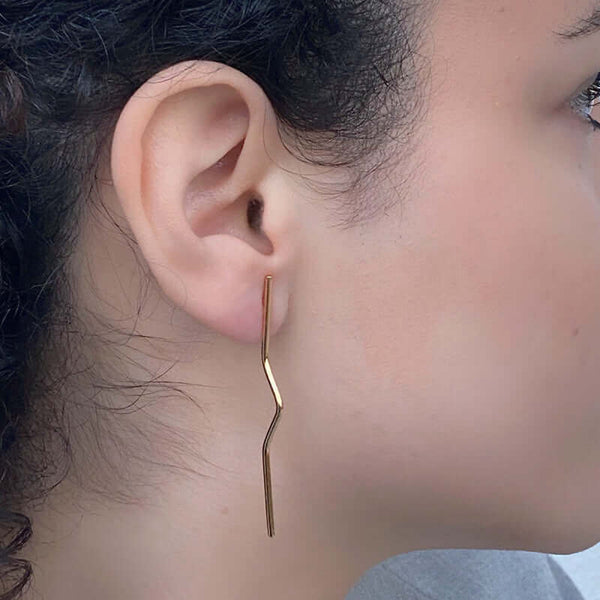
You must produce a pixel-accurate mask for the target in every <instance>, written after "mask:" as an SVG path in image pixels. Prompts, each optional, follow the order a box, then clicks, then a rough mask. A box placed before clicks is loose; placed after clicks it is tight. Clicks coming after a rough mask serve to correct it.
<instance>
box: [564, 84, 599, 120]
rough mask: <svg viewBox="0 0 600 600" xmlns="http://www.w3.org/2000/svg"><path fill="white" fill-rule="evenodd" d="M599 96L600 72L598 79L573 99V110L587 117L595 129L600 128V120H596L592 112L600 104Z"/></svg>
mask: <svg viewBox="0 0 600 600" xmlns="http://www.w3.org/2000/svg"><path fill="white" fill-rule="evenodd" d="M598 98H600V73H598V75H596V79H595V81H594V83H592V85H590V86H588V87H587V88H586V89H585V90H583V91H582V92H580V93H579V94H578V95H577V96H576V97H575V98H573V100H571V107H572V108H573V110H574V111H575V112H576V113H578V114H580V115H581V116H582V117H583V118H584V119H587V120H588V121H589V122H590V124H591V126H592V128H593V129H594V130H597V129H600V122H598V121H596V119H594V118H593V117H592V114H591V113H592V109H593V108H594V106H596V104H600V102H598Z"/></svg>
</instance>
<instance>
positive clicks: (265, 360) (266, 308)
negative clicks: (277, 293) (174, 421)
mask: <svg viewBox="0 0 600 600" xmlns="http://www.w3.org/2000/svg"><path fill="white" fill-rule="evenodd" d="M272 280H273V276H272V275H267V276H266V277H265V284H264V289H263V297H262V303H263V326H262V352H261V356H262V364H263V369H264V371H265V375H266V376H267V380H268V382H269V386H270V387H271V392H272V393H273V397H274V398H275V403H276V406H275V416H274V417H273V420H272V421H271V426H270V427H269V430H268V431H267V436H266V437H265V441H264V442H263V449H262V458H263V477H264V484H265V508H266V510H267V533H268V534H269V537H273V536H274V535H275V525H274V522H273V492H272V489H271V461H270V458H269V442H270V441H271V437H272V435H273V432H274V431H275V428H276V427H277V423H278V421H279V417H280V415H281V411H282V409H283V403H282V402H281V396H280V394H279V389H278V388H277V383H276V382H275V378H274V377H273V372H272V371H271V365H270V363H269V322H270V320H271V283H272Z"/></svg>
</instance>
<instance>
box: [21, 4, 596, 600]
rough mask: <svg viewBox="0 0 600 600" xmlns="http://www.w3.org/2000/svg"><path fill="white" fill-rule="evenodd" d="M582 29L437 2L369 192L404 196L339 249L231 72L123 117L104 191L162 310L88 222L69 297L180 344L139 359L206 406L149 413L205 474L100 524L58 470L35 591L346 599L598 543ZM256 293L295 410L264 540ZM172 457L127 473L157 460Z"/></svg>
mask: <svg viewBox="0 0 600 600" xmlns="http://www.w3.org/2000/svg"><path fill="white" fill-rule="evenodd" d="M588 8H589V0H569V1H568V2H566V1H563V0H531V1H529V2H522V1H521V0H505V1H504V2H502V3H501V4H498V3H496V2H481V0H442V1H441V2H440V3H439V6H438V7H437V8H436V10H435V13H434V15H433V18H432V22H431V25H430V26H429V28H428V35H427V37H426V40H425V46H424V50H423V52H424V53H425V55H427V56H428V57H429V58H430V84H431V86H430V91H429V110H428V112H427V115H426V117H425V119H424V122H423V126H422V128H421V129H420V132H419V138H418V145H417V148H416V151H415V153H414V155H413V159H412V160H413V161H414V162H413V163H412V165H411V164H409V163H407V162H405V161H403V163H402V164H398V165H397V166H396V167H394V169H393V170H392V171H391V172H390V174H389V178H387V179H385V180H384V179H383V178H382V179H381V180H380V181H379V183H378V184H377V186H376V187H374V188H373V189H372V190H371V191H372V193H374V194H376V195H377V196H378V197H380V198H381V197H383V195H385V194H391V193H392V190H393V185H390V184H397V185H401V183H400V182H401V181H402V179H403V175H405V174H406V173H407V172H409V171H410V169H411V166H412V167H414V168H413V170H412V172H413V173H414V174H415V177H413V178H412V180H411V183H410V184H407V185H408V186H409V187H408V188H407V190H406V191H407V194H406V199H405V201H404V203H400V202H398V203H397V204H396V205H395V207H394V208H392V209H389V210H387V212H386V215H385V216H384V218H380V219H376V218H375V219H372V220H371V221H369V222H368V223H365V224H362V225H361V226H359V227H356V228H354V229H349V230H345V231H342V230H339V229H335V228H333V227H331V213H330V212H328V207H329V205H328V201H329V200H327V199H326V198H325V197H324V196H322V195H320V192H319V190H318V187H315V186H310V185H308V184H307V181H308V179H307V178H309V179H310V180H313V181H328V180H330V179H331V178H333V177H335V174H332V173H331V171H327V170H325V169H318V168H315V167H309V166H307V165H305V164H303V163H301V162H299V161H298V160H297V159H295V158H294V157H293V156H292V155H291V154H289V153H288V151H287V150H286V149H285V147H284V146H283V144H282V143H281V140H280V138H279V135H278V132H277V127H276V121H275V116H274V113H273V110H272V108H271V106H270V104H269V102H268V99H267V98H266V97H265V95H264V93H263V92H262V90H261V89H260V88H259V87H258V86H257V85H256V84H254V83H253V82H252V81H251V80H249V79H248V78H247V77H245V76H244V75H242V74H241V73H239V72H236V71H234V70H232V69H230V68H227V67H225V68H221V69H215V66H216V65H215V64H211V63H203V62H197V63H193V65H192V67H193V68H191V69H188V70H183V69H182V67H184V66H189V65H188V64H186V65H177V66H175V67H174V68H172V69H170V70H169V72H168V74H175V75H177V77H176V79H175V80H171V79H169V80H166V78H165V77H164V75H165V74H164V73H163V74H160V75H157V77H156V78H154V79H153V80H151V82H148V83H147V84H146V85H145V86H144V87H142V88H141V90H140V92H139V93H138V94H136V95H135V96H134V97H132V98H131V100H130V101H129V103H128V104H127V106H126V107H125V109H124V110H123V112H122V114H121V116H120V118H119V121H118V123H117V126H116V130H115V135H114V138H113V139H112V142H111V148H110V153H109V155H108V156H107V160H106V163H105V165H103V169H104V173H105V179H106V181H107V183H105V184H104V185H103V186H102V187H101V193H102V196H103V199H104V201H105V203H106V204H107V206H109V207H110V209H111V211H112V212H113V213H114V214H115V215H116V218H117V220H118V222H120V223H121V224H122V225H124V226H127V227H129V228H130V230H131V233H132V235H133V236H134V237H135V239H136V241H137V243H138V244H139V247H138V249H137V256H138V259H139V258H141V259H142V261H145V263H143V264H148V265H149V267H150V269H151V273H152V276H153V279H151V283H150V288H149V289H148V291H147V292H146V293H147V300H146V302H147V306H149V307H150V309H148V310H145V311H144V312H143V313H142V315H139V316H138V318H137V319H136V315H135V314H134V312H133V307H135V306H137V300H138V295H139V290H140V289H141V288H142V285H143V283H144V281H145V279H144V274H143V272H141V270H140V269H139V268H138V267H137V265H138V263H137V262H136V258H135V257H134V256H133V254H132V252H131V250H130V249H129V247H128V246H127V244H125V243H124V242H123V237H122V235H121V234H119V233H118V232H115V233H111V231H109V230H108V229H107V226H106V225H104V227H100V226H98V225H97V223H96V222H95V221H92V220H91V221H90V222H88V223H87V224H86V226H85V228H84V230H83V236H82V241H81V244H80V247H79V248H78V257H79V259H78V261H77V262H76V263H75V264H74V270H75V280H76V281H77V291H78V294H79V298H80V302H81V306H82V307H85V308H86V309H88V310H94V311H96V312H97V313H98V312H99V313H101V314H103V315H104V316H105V318H107V319H109V320H110V319H113V320H115V321H116V320H117V319H119V326H122V327H123V329H125V330H128V329H129V330H133V328H134V327H135V328H136V331H138V332H140V333H142V334H147V335H154V336H162V337H164V338H166V339H168V340H173V341H175V342H177V344H173V347H171V350H170V354H169V355H168V358H169V360H166V359H165V358H164V357H163V356H162V355H160V354H156V355H153V356H150V354H149V353H147V356H145V358H140V356H139V355H136V361H138V365H141V366H138V367H136V368H139V369H140V370H141V369H142V367H143V368H148V369H151V370H152V372H153V373H161V372H162V371H164V370H165V369H166V368H167V367H169V366H170V365H172V363H173V362H174V359H177V360H179V362H177V364H176V365H175V366H174V367H173V369H172V370H171V371H170V372H169V374H168V379H169V380H177V381H183V382H187V387H186V386H184V387H186V391H188V392H189V394H190V395H191V396H192V397H193V398H194V400H195V401H196V402H197V404H198V405H199V406H201V407H202V410H200V409H199V408H198V406H194V405H193V404H192V403H189V402H185V401H184V400H182V399H181V398H179V397H169V398H164V399H161V401H160V402H155V403H153V404H152V405H151V406H149V407H148V408H147V409H146V410H147V412H148V415H151V416H152V417H154V418H155V419H157V420H159V421H160V422H162V423H165V424H168V425H169V426H171V427H181V428H182V431H184V432H185V436H186V437H185V439H186V443H187V444H189V448H190V452H189V456H187V457H186V458H187V464H188V466H189V467H190V468H193V469H195V470H196V471H198V473H202V474H203V475H194V474H190V473H189V472H188V473H185V474H184V475H183V476H182V475H179V476H176V475H174V474H170V473H169V472H167V471H166V470H165V471H164V473H163V475H162V477H158V481H159V484H158V485H155V486H154V487H152V488H151V489H152V492H151V493H148V494H147V495H145V496H144V495H143V494H140V497H142V496H143V497H144V499H143V501H142V500H140V501H139V502H138V503H136V504H126V505H118V504H113V503H111V502H108V501H107V500H104V501H103V502H99V503H96V504H94V503H93V497H92V494H89V495H88V496H89V497H88V496H86V494H85V493H84V492H83V491H82V490H81V489H79V487H78V486H77V485H76V483H75V482H74V480H73V479H72V478H68V479H67V480H66V481H65V482H64V484H63V485H62V486H61V487H60V488H59V489H58V490H57V491H56V492H55V493H54V495H53V497H52V499H51V501H49V502H48V504H47V505H46V507H45V508H44V510H39V511H38V512H37V513H36V514H35V515H33V519H34V530H35V531H36V534H35V536H36V537H34V539H33V540H32V543H31V546H30V547H29V549H28V550H27V551H26V552H25V553H24V556H26V557H28V558H30V559H31V560H33V561H34V569H35V577H36V584H35V586H34V589H35V590H37V591H38V592H39V593H41V594H43V595H44V597H45V598H48V599H50V598H66V599H70V598H73V599H74V598H82V597H85V598H90V599H91V598H94V599H95V598H98V599H99V598H106V597H110V598H114V599H119V600H125V599H129V600H131V599H138V598H140V599H141V598H144V599H154V598H156V599H158V598H161V599H163V598H167V597H168V598H177V599H179V598H190V597H198V596H199V595H200V596H201V597H206V598H214V599H225V598H243V597H248V598H262V599H267V600H269V599H275V598H277V599H279V598H286V599H289V600H296V599H300V598H302V599H305V598H311V599H313V600H326V599H327V600H330V599H332V598H339V599H342V598H343V597H344V596H345V594H346V593H347V591H348V590H349V588H350V587H351V586H352V585H353V583H354V582H355V581H356V580H357V579H358V578H359V577H360V575H361V574H362V573H363V572H364V571H365V570H367V569H368V568H370V567H371V566H373V565H375V564H377V563H378V562H380V561H382V560H384V559H386V558H388V557H390V556H393V555H395V554H399V553H402V552H408V551H411V550H417V549H423V548H446V547H447V548H453V547H462V548H503V549H520V550H531V551H540V552H552V553H572V552H577V551H579V550H583V549H585V548H587V547H589V546H591V545H593V544H595V543H597V542H598V541H600V371H599V369H598V364H600V317H599V313H598V306H599V305H600V179H599V177H598V175H596V173H597V172H598V171H599V170H598V167H599V166H600V165H598V164H597V159H596V156H598V150H600V146H599V144H600V133H595V132H593V131H592V128H591V127H590V126H589V125H588V124H587V123H586V122H585V120H584V119H583V118H582V117H581V116H580V115H578V114H576V113H575V112H574V111H573V110H572V109H571V108H570V107H569V100H570V99H571V98H572V97H574V96H575V95H576V94H577V92H578V91H579V89H580V88H581V87H582V86H583V85H584V84H585V83H586V82H589V80H593V78H594V76H595V74H596V73H597V72H598V71H599V70H600V60H599V58H598V57H599V55H600V54H599V51H600V34H598V35H591V36H589V37H586V38H584V39H582V40H578V41H566V42H565V41H561V40H559V39H558V38H557V37H556V36H555V35H554V34H553V31H558V30H560V29H561V28H564V27H565V26H566V25H568V24H570V23H572V22H573V21H574V20H576V19H577V18H578V17H580V16H582V15H583V14H585V12H586V9H588ZM242 140H245V142H244V146H243V149H242V152H241V153H239V154H236V153H235V152H233V153H230V154H227V153H228V152H229V151H230V150H232V149H234V148H236V146H237V145H238V144H239V143H240V142H241V141H242ZM223 157H226V158H225V160H224V161H221V162H219V161H220V160H221V159H222V158H223ZM417 165H418V170H417V169H416V166H417ZM303 176H304V177H303ZM250 193H253V194H255V195H257V196H258V197H260V198H261V199H262V200H263V201H264V207H265V208H264V216H263V220H262V226H261V230H260V231H257V230H255V229H252V228H251V227H250V226H249V225H248V223H247V220H246V206H247V201H248V199H249V197H250V196H249V194H250ZM267 273H270V274H272V275H273V314H272V321H271V342H270V355H271V365H272V368H273V372H274V374H275V377H276V379H277V382H278V384H279V388H280V390H281V394H282V397H283V403H284V411H283V415H282V420H281V422H280V424H279V426H278V428H277V430H276V432H275V435H274V437H273V442H272V446H271V462H272V479H273V490H274V491H273V495H274V512H275V532H276V533H275V537H274V538H268V537H267V534H266V522H265V510H264V496H263V487H262V486H263V480H262V463H261V452H260V451H261V446H262V442H263V439H264V436H265V434H266V430H267V428H268V425H269V423H270V421H271V418H272V416H273V413H274V401H273V398H272V396H271V393H270V391H269V388H268V385H267V382H266V379H265V377H264V373H263V371H262V367H261V365H260V342H261V318H262V306H261V295H262V286H263V278H264V276H265V275H266V274H267ZM92 281H93V285H92V283H91V282H92ZM146 286H147V283H146ZM206 340H210V344H207V343H206ZM128 351H129V349H128V347H126V348H125V350H124V352H125V353H127V352H128ZM125 355H127V354H125ZM132 355H133V353H132ZM127 368H128V369H129V368H131V369H132V370H133V369H134V367H133V366H131V367H129V366H128V367H127ZM136 374H137V375H139V373H136ZM199 384H201V385H199ZM205 386H206V387H205ZM211 386H212V387H211ZM119 418H121V417H119ZM125 418H127V419H129V421H130V422H131V423H137V424H139V425H140V426H146V425H147V423H148V421H147V419H148V416H147V415H146V416H144V415H141V414H135V415H132V416H128V417H125V416H123V419H125ZM160 440H161V438H160V436H157V437H156V443H153V444H151V445H150V446H148V447H147V448H146V450H145V452H146V453H147V456H148V457H149V458H150V459H151V460H154V461H159V462H160V461H163V462H164V454H163V452H166V451H167V447H166V444H161V443H160ZM88 444H89V442H88ZM192 450H193V451H192ZM201 458H202V460H201ZM135 464H137V463H135ZM96 467H97V465H93V464H91V465H88V473H91V472H92V469H94V468H96ZM80 470H82V469H80ZM150 472H152V473H153V471H148V473H150ZM157 472H158V473H160V472H161V471H160V470H158V471H157ZM130 475H131V477H134V476H136V475H137V476H143V475H144V472H142V471H141V468H140V472H139V473H137V472H135V469H134V468H133V467H131V471H130ZM148 478H149V477H148ZM142 479H143V477H142ZM125 481H126V482H127V481H129V480H128V479H126V480H125ZM457 568H459V566H457ZM31 597H39V596H36V595H35V594H33V595H32V596H31Z"/></svg>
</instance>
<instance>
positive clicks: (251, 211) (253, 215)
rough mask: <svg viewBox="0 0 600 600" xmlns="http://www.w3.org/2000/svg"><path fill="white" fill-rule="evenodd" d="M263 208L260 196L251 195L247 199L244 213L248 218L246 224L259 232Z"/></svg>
mask: <svg viewBox="0 0 600 600" xmlns="http://www.w3.org/2000/svg"><path fill="white" fill-rule="evenodd" d="M264 208H265V206H264V203H263V201H262V200H261V199H260V198H256V197H255V196H253V197H252V198H250V200H249V201H248V209H247V211H246V215H247V218H248V225H249V226H250V227H251V229H253V230H254V231H257V232H260V231H261V230H262V217H263V211H264Z"/></svg>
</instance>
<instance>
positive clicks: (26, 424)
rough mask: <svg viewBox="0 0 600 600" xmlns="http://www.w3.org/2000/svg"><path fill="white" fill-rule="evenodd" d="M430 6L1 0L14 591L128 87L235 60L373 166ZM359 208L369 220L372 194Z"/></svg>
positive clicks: (2, 321)
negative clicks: (78, 276)
mask: <svg viewBox="0 0 600 600" xmlns="http://www.w3.org/2000/svg"><path fill="white" fill-rule="evenodd" d="M424 4H425V2H424V1H421V2H419V1H417V0H414V1H413V2H412V3H411V2H408V1H405V0H286V1H285V2H284V1H283V0H94V1H90V0H63V1H61V0H8V1H0V62H1V65H0V66H1V70H0V307H1V312H0V315H1V318H0V406H1V407H2V410H0V473H1V474H2V475H1V479H0V485H1V488H0V524H1V525H2V527H3V531H5V534H4V540H5V541H4V543H3V544H2V545H1V546H0V570H1V571H2V576H1V577H0V581H1V583H2V589H1V590H0V600H12V599H15V598H17V597H19V596H20V594H21V593H22V591H23V589H24V587H25V585H26V584H27V583H28V581H30V577H31V573H32V568H31V564H30V563H28V562H27V561H24V560H22V559H18V558H15V557H14V556H13V554H15V553H16V552H17V551H18V550H19V549H20V548H21V547H22V546H23V544H25V542H26V541H27V540H28V539H29V537H30V536H31V531H32V529H31V522H30V520H29V518H28V517H27V516H25V515H24V514H23V513H22V510H24V509H25V508H24V507H26V506H30V505H31V503H32V502H34V501H35V500H37V499H40V498H43V497H44V496H46V495H47V494H48V492H49V491H50V490H51V489H53V488H54V487H55V486H57V485H59V483H60V481H61V478H62V477H64V473H65V472H66V469H68V460H67V459H68V455H69V449H70V443H69V436H68V427H67V425H65V423H66V422H67V421H66V418H65V414H67V411H66V406H67V403H68V401H67V398H68V396H69V394H68V393H67V392H66V390H68V389H69V388H68V387H67V386H66V385H65V383H66V382H67V381H68V380H69V379H70V378H72V377H74V374H75V371H76V366H75V365H76V360H74V359H73V356H72V353H71V351H70V350H71V349H73V348H75V347H76V345H75V344H74V342H73V340H74V338H75V335H76V334H80V330H78V329H77V327H76V311H75V309H74V306H75V301H74V293H73V288H72V283H71V279H70V277H69V272H70V271H69V259H70V257H71V255H72V252H73V248H74V245H75V242H76V240H77V232H78V229H79V227H78V224H79V223H80V222H81V218H82V216H83V215H84V214H85V210H84V209H85V208H86V203H87V202H91V200H90V198H91V197H92V194H91V190H92V188H93V185H94V181H95V177H96V174H95V170H94V168H95V166H96V165H97V161H98V157H99V156H100V152H101V150H102V149H103V148H106V142H107V140H109V139H110V136H111V133H112V131H113V128H114V125H115V123H116V120H117V118H118V116H119V114H120V111H121V110H122V108H123V107H124V105H125V104H126V102H127V100H128V99H129V98H130V97H131V95H132V94H133V93H134V92H135V90H136V89H137V88H138V87H139V86H140V85H141V84H142V83H143V82H144V81H146V80H147V79H148V78H149V77H151V76H152V75H153V74H155V73H156V72H157V71H159V70H161V69H164V68H166V67H168V66H170V65H172V64H175V63H178V62H181V61H187V60H193V59H198V60H201V59H206V60H212V61H217V62H221V63H225V64H227V65H230V66H232V67H234V68H236V69H238V70H240V71H242V72H243V73H245V74H247V75H248V76H249V77H251V78H252V79H253V80H255V81H256V82H257V83H258V84H259V85H260V86H261V87H262V88H263V89H264V91H265V93H266V94H267V96H268V98H269V100H270V101H271V103H272V105H273V107H274V110H275V112H276V114H277V116H278V119H279V124H280V126H281V132H282V134H285V136H286V137H287V139H289V140H292V141H293V144H291V145H292V146H293V147H294V149H295V152H297V154H298V156H300V157H302V158H303V159H304V160H308V161H312V162H313V163H317V164H321V165H331V166H335V167H346V168H348V169H350V170H352V169H353V171H352V172H354V173H359V172H362V173H363V174H364V173H366V172H367V171H369V172H372V168H370V169H366V170H365V169H363V171H361V170H360V169H359V165H360V164H363V165H364V164H366V163H367V162H368V159H369V158H372V157H373V156H374V154H375V152H376V150H377V149H378V148H381V147H383V145H384V143H385V142H386V141H389V139H391V137H393V136H391V134H390V132H391V131H398V132H404V134H406V132H408V131H409V130H410V128H409V125H410V123H411V122H412V121H414V115H415V114H416V107H417V106H418V104H417V102H416V101H415V100H416V98H417V97H418V95H417V93H416V91H417V85H416V83H417V81H416V72H417V71H416V69H415V61H414V57H415V49H414V47H413V46H414V42H415V39H416V37H415V36H416V33H417V31H418V28H417V24H418V23H419V21H418V20H417V16H418V15H419V14H421V9H422V8H423V6H424ZM395 139H397V140H400V139H402V140H406V139H408V137H407V135H405V137H402V135H399V136H398V137H397V138H395ZM371 167H372V165H371ZM356 181H358V178H357V179H356ZM356 181H355V183H356ZM347 208H348V210H349V213H348V214H347V217H348V219H347V223H356V222H358V221H359V219H360V216H361V211H364V210H366V208H368V207H366V206H362V207H358V208H357V206H356V205H353V206H351V207H347ZM82 339H83V340H84V341H85V339H84V338H83V336H82ZM88 341H89V340H88ZM81 343H83V342H81ZM91 376H92V379H93V377H96V376H97V372H96V371H93V370H92V371H91ZM145 385H146V386H147V385H148V382H146V384H145ZM65 457H66V458H65ZM59 465H62V468H61V469H59V467H58V466H59ZM15 530H16V534H15V533H14V531H15ZM7 539H8V541H6V540H7Z"/></svg>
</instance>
